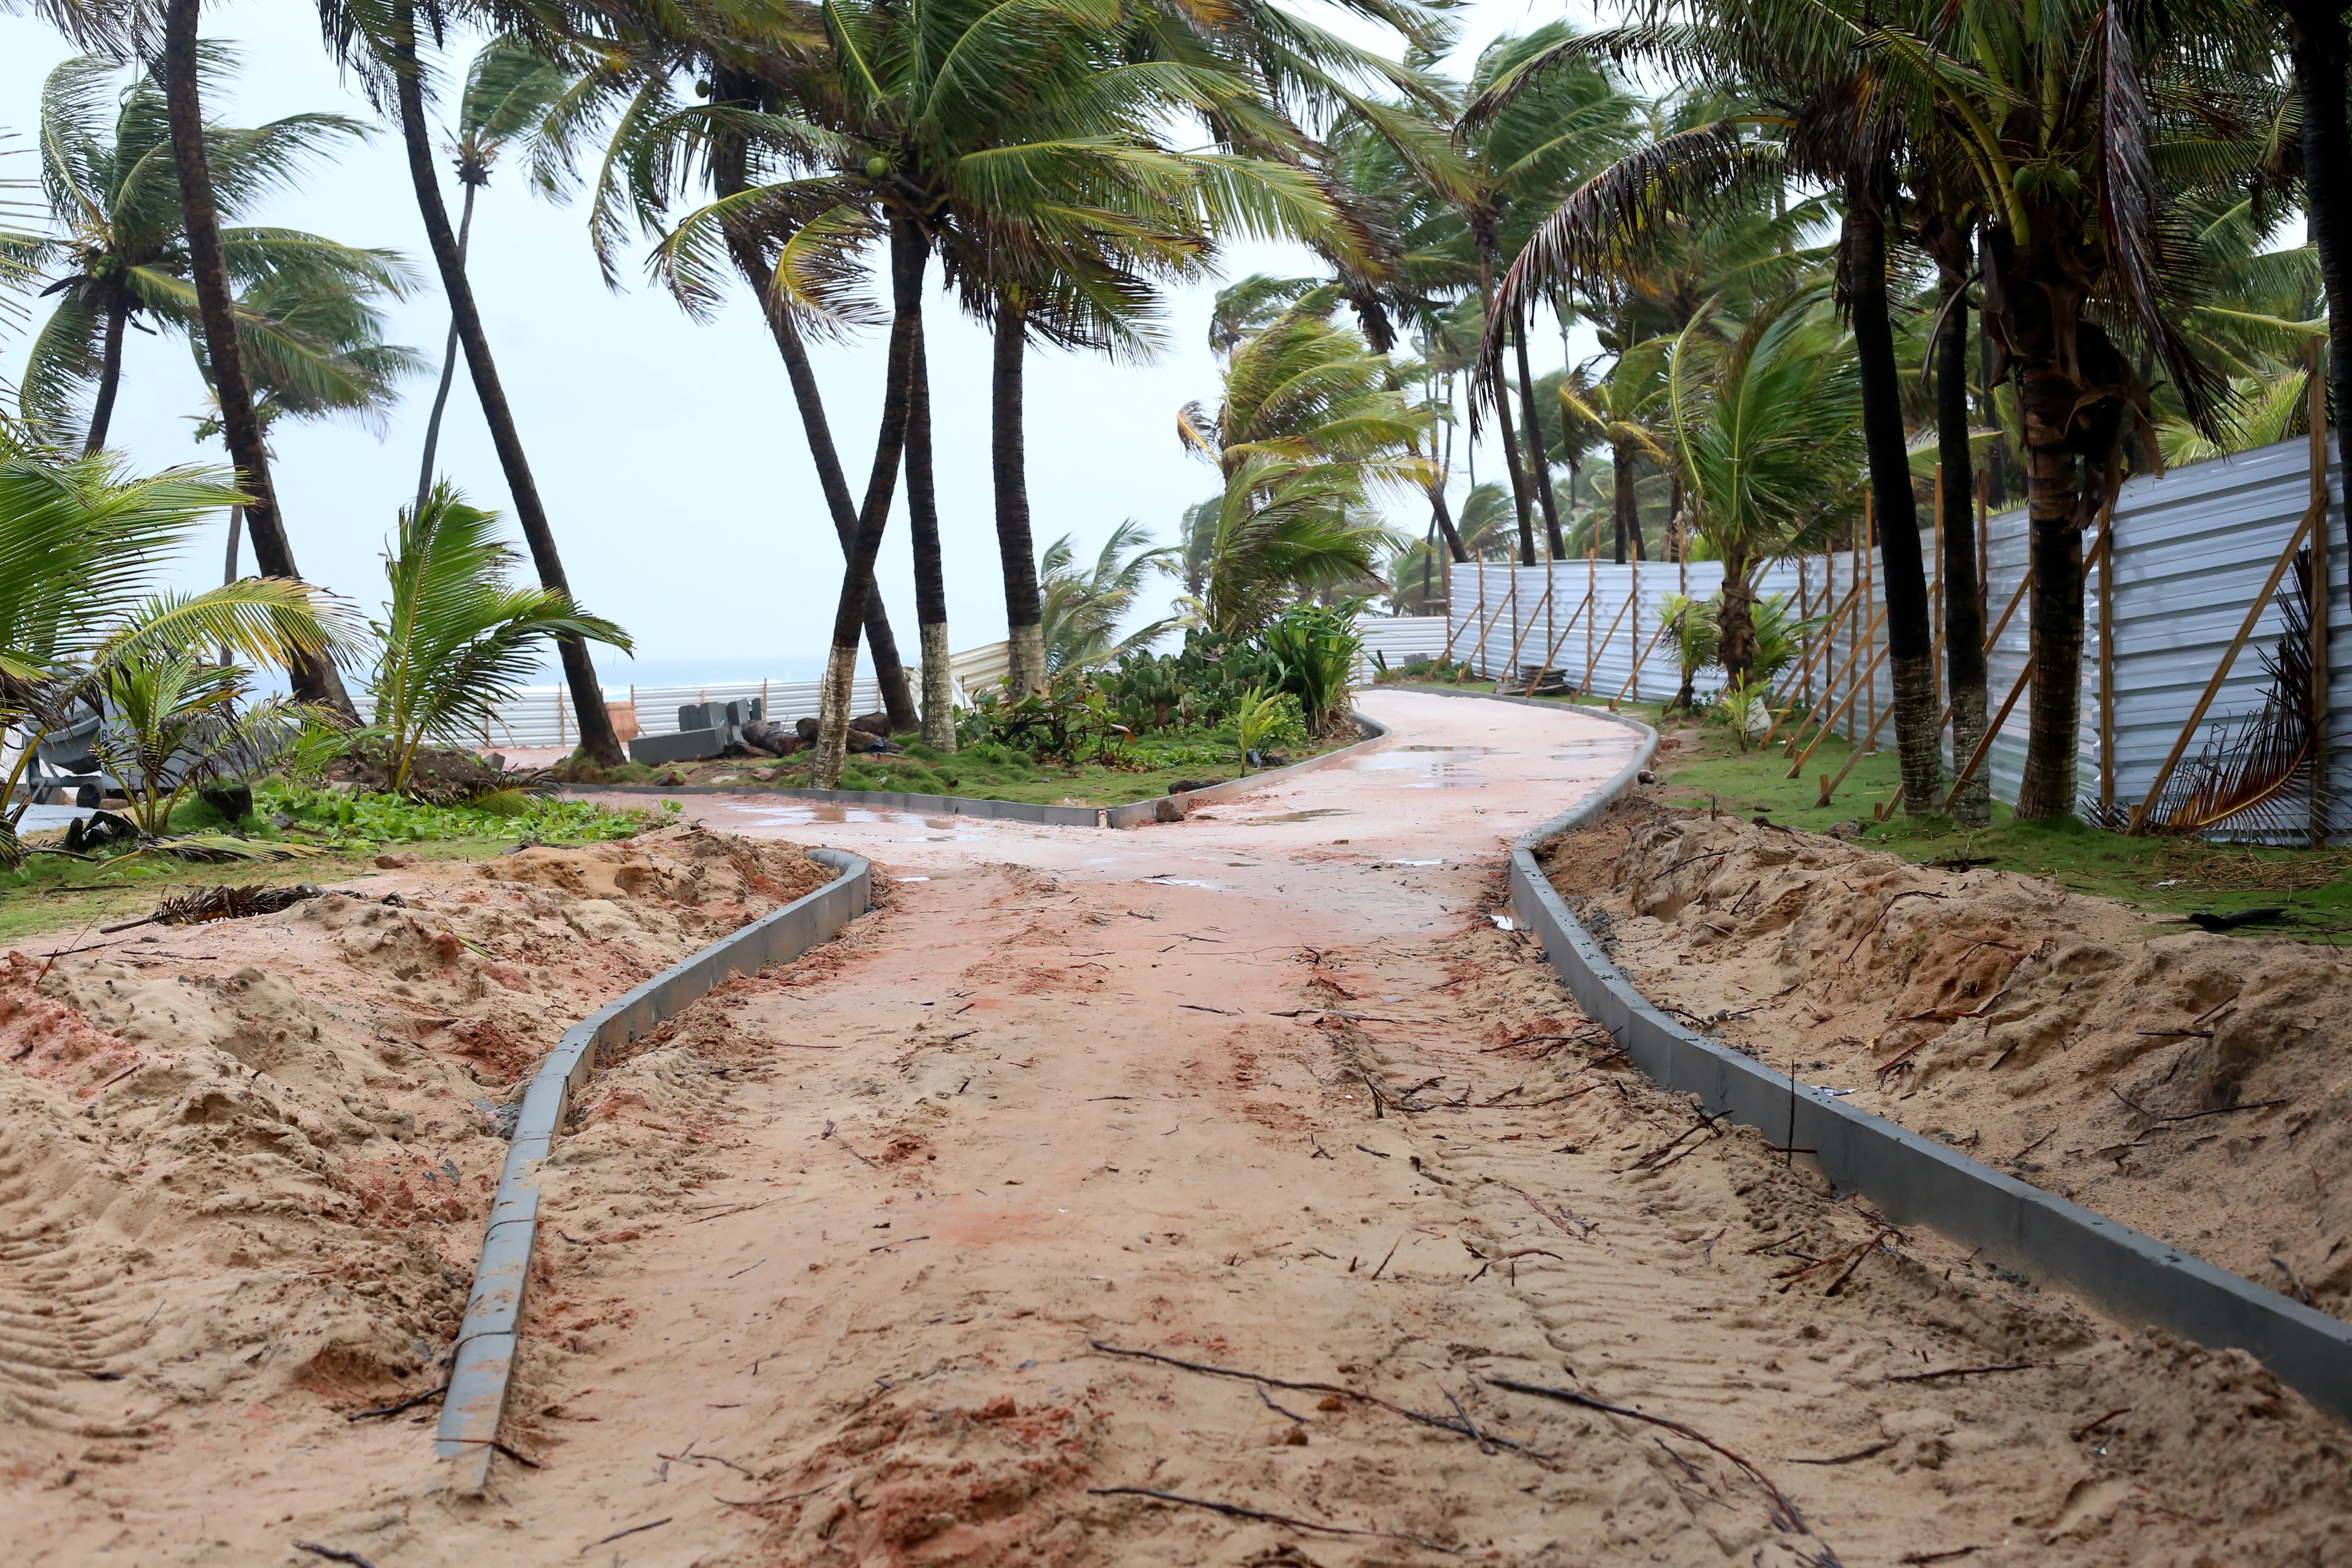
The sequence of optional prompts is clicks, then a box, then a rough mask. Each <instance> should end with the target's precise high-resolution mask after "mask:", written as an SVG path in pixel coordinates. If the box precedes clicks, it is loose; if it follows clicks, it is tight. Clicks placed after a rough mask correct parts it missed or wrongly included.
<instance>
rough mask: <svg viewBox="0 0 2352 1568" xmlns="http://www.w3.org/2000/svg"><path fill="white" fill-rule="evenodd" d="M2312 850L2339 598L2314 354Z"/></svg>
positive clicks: (2325, 780) (2317, 830)
mask: <svg viewBox="0 0 2352 1568" xmlns="http://www.w3.org/2000/svg"><path fill="white" fill-rule="evenodd" d="M2310 420H2311V511H2312V518H2313V521H2312V529H2311V583H2312V592H2311V826H2310V829H2309V832H2310V837H2311V847H2313V848H2314V849H2325V848H2326V847H2327V839H2328V830H2329V829H2330V828H2331V827H2332V826H2334V824H2333V823H2331V822H2330V821H2329V820H2328V804H2329V799H2330V796H2331V795H2333V794H2334V791H2335V787H2336V779H2335V771H2336V770H2335V758H2334V757H2333V756H2332V755H2331V754H2330V752H2329V749H2328V744H2327V742H2328V734H2327V731H2328V726H2329V725H2330V724H2331V723H2332V722H2333V721H2334V719H2335V712H2334V708H2333V705H2332V703H2331V702H2330V700H2329V696H2330V694H2329V691H2328V668H2327V612H2328V606H2329V603H2330V601H2331V600H2332V599H2333V598H2334V597H2335V595H2334V593H2333V592H2332V591H2331V589H2330V588H2329V585H2328V580H2327V547H2328V543H2329V540H2328V537H2327V384H2326V382H2324V381H2322V380H2321V379H2320V375H2319V350H2318V349H2317V348H2316V347H2315V348H2314V349H2313V350H2312V351H2311V391H2310Z"/></svg>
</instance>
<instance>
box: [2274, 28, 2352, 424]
mask: <svg viewBox="0 0 2352 1568" xmlns="http://www.w3.org/2000/svg"><path fill="white" fill-rule="evenodd" d="M2285 10H2286V14H2287V38H2288V49H2289V55H2290V58H2292V59H2293V60H2294V81H2295V90H2296V92H2297V94H2298V95H2299V96H2300V97H2301V98H2302V100H2303V171H2304V189H2305V210H2306V212H2307V213H2308V214H2309V215H2310V216H2309V219H2308V221H2309V223H2310V226H2311V239H2312V244H2313V245H2314V247H2316V248H2317V250H2318V252H2319V277H2320V281H2321V284H2322V286H2323V287H2324V288H2325V289H2326V294H2327V393H2328V397H2329V399H2330V401H2332V402H2333V403H2334V404H2335V410H2334V413H2333V416H2332V417H2333V419H2334V421H2335V422H2336V424H2338V425H2341V424H2342V423H2343V421H2344V419H2345V418H2346V416H2347V413H2352V133H2347V128H2346V124H2345V88H2346V81H2345V76H2346V62H2347V54H2352V43H2347V35H2346V32H2345V26H2344V12H2343V8H2342V7H2341V6H2336V7H2335V8H2333V9H2331V8H2330V6H2329V5H2328V4H2326V0H2287V4H2286V5H2285Z"/></svg>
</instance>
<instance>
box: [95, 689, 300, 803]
mask: <svg viewBox="0 0 2352 1568" xmlns="http://www.w3.org/2000/svg"><path fill="white" fill-rule="evenodd" d="M90 686H91V688H92V692H91V695H92V696H94V697H95V698H96V699H97V700H100V702H101V703H102V704H103V712H104V715H105V718H104V722H103V723H102V724H101V725H100V730H99V734H98V740H97V752H98V755H99V758H100V761H101V762H103V763H105V765H106V769H107V771H108V772H109V773H112V774H113V775H114V776H115V777H116V778H118V779H120V780H121V783H122V787H123V793H124V795H126V796H127V797H128V798H129V800H130V802H131V819H132V820H133V821H134V822H136V823H137V824H138V826H139V830H140V832H142V833H143V834H145V835H146V836H147V837H150V838H160V837H163V835H164V834H166V833H168V832H170V831H171V826H172V813H173V811H174V810H175V809H177V808H178V806H179V805H180V803H181V802H182V801H184V800H185V799H186V798H187V796H188V795H190V794H191V793H193V792H194V791H195V790H197V789H199V788H202V787H203V786H204V785H205V784H209V783H211V782H212V781H213V780H215V779H216V778H219V777H222V776H224V775H226V776H236V775H238V774H248V773H255V772H257V771H259V770H261V769H264V768H267V767H268V766H270V765H271V764H272V763H274V762H275V761H276V760H277V759H278V757H279V756H280V755H281V754H282V753H284V752H286V751H287V750H288V749H289V747H290V746H292V745H293V743H294V742H295V741H296V740H297V739H298V738H299V736H300V735H301V734H302V732H303V729H304V726H305V724H306V723H308V724H311V725H320V724H326V723H331V721H332V717H333V716H332V715H331V714H330V713H328V712H327V711H326V710H321V709H317V708H312V707H310V706H308V705H306V704H299V703H287V702H284V701H280V700H268V701H264V702H261V703H258V704H255V703H251V702H249V701H248V700H247V699H248V698H249V697H250V696H251V693H252V681H251V678H250V672H249V671H247V670H246V669H245V668H242V667H240V666H237V665H233V664H214V663H212V662H210V661H209V660H205V659H200V658H197V657H196V656H195V655H194V654H193V653H191V652H189V651H188V650H187V649H186V648H184V647H160V648H157V649H156V650H154V652H152V654H150V655H149V656H147V657H145V658H129V659H115V660H112V661H110V662H109V663H108V664H107V665H106V666H105V667H104V668H102V669H101V670H100V671H99V672H98V674H97V675H96V676H95V677H94V678H93V679H92V680H91V682H90Z"/></svg>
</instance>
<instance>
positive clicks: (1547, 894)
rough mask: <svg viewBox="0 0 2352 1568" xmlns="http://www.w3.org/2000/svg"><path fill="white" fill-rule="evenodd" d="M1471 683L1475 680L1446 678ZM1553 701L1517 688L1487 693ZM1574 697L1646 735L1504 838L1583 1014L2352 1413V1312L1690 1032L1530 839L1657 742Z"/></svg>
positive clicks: (1893, 1204)
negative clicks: (2316, 1305) (1514, 837)
mask: <svg viewBox="0 0 2352 1568" xmlns="http://www.w3.org/2000/svg"><path fill="white" fill-rule="evenodd" d="M1447 695H1450V696H1459V697H1480V696H1484V695H1485V694H1484V693H1480V692H1473V691H1458V692H1449V693H1447ZM1486 700H1488V701H1504V702H1519V703H1525V704H1528V705H1529V706H1533V707H1540V708H1552V709H1559V708H1564V707H1570V706H1572V705H1570V704H1567V703H1559V702H1545V701H1542V700H1539V699H1535V698H1523V697H1502V698H1495V697H1486ZM1577 711H1580V712H1584V713H1590V714H1591V715H1592V716H1593V717H1595V718H1601V719H1607V720H1610V721H1612V722H1615V723H1619V724H1622V725H1624V726H1625V727H1626V728H1628V729H1631V730H1633V731H1638V732H1639V733H1640V734H1641V735H1642V736H1643V742H1642V746H1641V749H1640V750H1639V751H1638V752H1636V753H1635V754H1634V757H1633V761H1632V762H1630V763H1626V764H1625V766H1624V767H1623V768H1622V769H1621V770H1619V772H1618V773H1617V774H1616V776H1615V777H1613V778H1612V779H1611V780H1610V781H1609V782H1608V783H1607V784H1604V785H1602V786H1601V789H1599V790H1598V791H1596V792H1594V793H1593V794H1592V795H1588V796H1586V797H1585V798H1584V799H1583V800H1581V801H1580V802H1578V803H1577V804H1576V805H1574V806H1572V807H1570V809H1569V810H1567V811H1565V812H1562V813H1561V814H1560V815H1559V816H1556V817H1553V818H1552V819H1551V820H1550V821H1549V822H1547V823H1544V824H1543V825H1541V826H1538V827H1536V828H1533V829H1531V830H1529V831H1528V833H1527V834H1525V835H1523V836H1522V837H1520V838H1519V839H1518V841H1517V843H1515V844H1513V845H1512V846H1511V875H1510V889H1511V904H1512V908H1513V910H1515V911H1516V912H1517V915H1518V918H1519V920H1520V921H1521V923H1522V924H1524V925H1525V926H1526V927H1527V928H1528V930H1530V931H1533V932H1534V933H1535V937H1536V940H1537V941H1538V942H1539V943H1541V944H1542V947H1543V952H1544V958H1545V961H1546V962H1547V963H1549V964H1550V965H1551V967H1552V970H1553V972H1554V973H1557V974H1558V975H1559V977H1560V981H1561V983H1562V984H1565V985H1566V986H1567V987H1568V989H1569V992H1570V994H1572V995H1574V996H1575V998H1576V1000H1577V1004H1578V1005H1580V1007H1582V1008H1583V1009H1584V1012H1585V1014H1586V1016H1589V1017H1591V1018H1592V1019H1593V1020H1594V1021H1595V1022H1597V1023H1599V1024H1601V1026H1603V1027H1605V1028H1606V1029H1608V1031H1609V1032H1610V1034H1611V1035H1612V1036H1613V1037H1615V1038H1616V1040H1617V1043H1618V1044H1619V1045H1620V1046H1622V1047H1624V1050H1625V1054H1626V1055H1627V1056H1628V1057H1629V1058H1632V1059H1633V1064H1634V1065H1635V1066H1636V1067H1638V1068H1641V1069H1642V1071H1643V1072H1644V1073H1645V1074H1647V1075H1648V1076H1649V1077H1650V1078H1651V1079H1654V1080H1655V1081H1656V1082H1657V1083H1659V1084H1661V1085H1663V1086H1664V1087H1665V1088H1667V1089H1676V1090H1680V1091H1682V1092H1685V1093H1688V1094H1695V1095H1696V1096H1697V1097H1698V1099H1699V1102H1700V1104H1702V1105H1703V1106H1705V1107H1706V1109H1707V1110H1711V1111H1724V1112H1728V1113H1729V1114H1730V1116H1731V1119H1732V1120H1733V1121H1739V1122H1743V1123H1745V1124H1747V1125H1748V1126H1750V1127H1755V1128H1759V1129H1761V1130H1762V1131H1764V1132H1765V1133H1767V1134H1768V1135H1769V1137H1770V1138H1772V1140H1773V1141H1774V1142H1780V1143H1783V1144H1784V1145H1785V1144H1794V1145H1795V1146H1796V1147H1798V1148H1801V1149H1811V1150H1812V1151H1813V1158H1814V1160H1815V1161H1816V1162H1817V1163H1819V1166H1820V1168H1821V1171H1822V1174H1823V1175H1824V1176H1826V1177H1828V1178H1829V1180H1830V1182H1831V1183H1832V1184H1833V1185H1835V1186H1836V1187H1838V1188H1840V1189H1842V1190H1850V1191H1856V1192H1860V1193H1862V1194H1864V1195H1865V1196H1867V1197H1868V1198H1869V1199H1870V1200H1871V1201H1872V1202H1873V1203H1874V1204H1876V1205H1878V1206H1879V1207H1880V1208H1881V1209H1882V1210H1883V1211H1884V1212H1885V1215H1886V1216H1887V1217H1888V1218H1890V1219H1892V1220H1895V1221H1896V1222H1897V1223H1899V1224H1904V1225H1925V1226H1933V1227H1934V1228H1935V1229H1937V1230H1939V1231H1941V1232H1943V1233H1944V1235H1946V1236H1948V1237H1951V1238H1953V1239H1954V1240H1956V1241H1958V1242H1960V1243H1961V1244H1962V1245H1964V1246H1969V1247H1980V1248H1982V1249H1983V1252H1984V1255H1985V1256H1986V1257H1987V1258H1990V1259H1991V1260H1992V1261H1993V1262H1995V1263H1998V1264H2000V1265H2001V1266H2002V1267H2004V1268H2011V1269H2014V1270H2016V1271H2017V1272H2019V1273H2021V1274H2025V1275H2028V1276H2030V1277H2032V1278H2034V1279H2043V1280H2048V1281H2051V1282H2053V1283H2056V1284H2060V1285H2063V1286H2064V1287H2065V1288H2067V1289H2070V1290H2073V1291H2074V1293H2075V1294H2077V1295H2079V1296H2082V1297H2084V1299H2085V1300H2090V1301H2093V1302H2095V1303H2097V1304H2098V1305H2099V1306H2100V1307H2102V1308H2104V1309H2105V1310H2107V1311H2109V1312H2112V1313H2114V1314H2115V1315H2116V1317H2118V1318H2121V1319H2123V1320H2125V1321H2127V1322H2134V1323H2140V1324H2145V1325H2147V1326H2149V1327H2153V1328H2158V1329H2162V1330H2164V1331H2166V1332H2168V1333H2173V1334H2178V1335H2179V1336H2180V1337H2181V1338H2183V1339H2187V1340H2193V1341H2195V1342H2197V1343H2199V1344H2202V1345H2208V1346H2211V1347H2214V1348H2216V1349H2236V1350H2242V1351H2245V1352H2247V1353H2249V1354H2251V1355H2252V1356H2253V1357H2254V1358H2255V1359H2256V1360H2257V1361H2259V1362H2261V1363H2263V1365H2264V1366H2266V1367H2268V1368H2269V1369H2270V1370H2271V1372H2272V1373H2273V1374H2275V1375H2276V1376H2277V1377H2278V1379H2279V1381H2280V1382H2282V1383H2284V1384H2287V1385H2288V1386H2289V1387H2291V1388H2293V1389H2294V1390H2295V1391H2296V1392H2297V1393H2299V1394H2302V1395H2303V1396H2304V1397H2305V1398H2306V1399H2308V1400H2310V1401H2311V1403H2312V1404H2314V1405H2317V1406H2318V1407H2319V1408H2320V1409H2322V1410H2325V1411H2326V1412H2327V1413H2328V1414H2329V1415H2333V1416H2335V1417H2336V1419H2337V1420H2339V1421H2347V1422H2352V1323H2346V1322H2344V1321H2341V1320H2340V1319H2336V1318H2333V1317H2330V1316H2328V1315H2327V1314H2326V1313H2325V1312H2320V1311H2315V1310H2313V1309H2311V1308H2309V1307H2305V1306H2304V1305H2302V1304H2301V1303H2299V1302H2297V1301H2294V1300H2289V1299H2288V1298H2287V1297H2284V1296H2282V1295H2280V1294H2278V1293H2277V1292H2276V1291H2273V1290H2269V1289H2264V1288H2263V1287H2262V1286H2260V1285H2257V1284H2254V1283H2253V1282H2252V1280H2249V1279H2242V1278H2241V1277H2239V1276H2238V1275H2235V1274H2232V1273H2231V1272H2229V1271H2228V1270H2227V1269H2223V1268H2215V1267H2214V1266H2213V1265H2211V1264H2210V1263H2208V1262H2206V1261H2204V1260H2203V1259H2202V1258H2192V1257H2190V1256H2189V1255H2187V1254H2185V1253H2183V1252H2181V1251H2180V1250H2179V1249H2178V1248H2176V1247H2168V1246H2166V1245H2165V1244H2164V1243H2162V1242H2160V1241H2158V1240H2156V1239H2154V1238H2153V1237H2147V1236H2144V1235H2142V1234H2141V1233H2139V1232H2138V1231H2136V1230H2134V1229H2132V1228H2131V1227H2130V1226H2126V1225H2123V1224H2121V1223H2119V1222H2118V1221H2116V1220H2113V1219H2110V1218H2108V1217H2106V1216H2105V1215H2101V1214H2096V1213H2095V1212H2093V1211H2092V1210H2090V1209H2086V1208H2084V1207H2083V1206H2082V1205H2079V1204H2072V1203H2069V1202H2067V1201H2066V1200H2065V1199H2064V1198H2062V1197H2058V1196H2056V1195H2054V1194H2050V1193H2045V1192H2043V1191H2042V1189H2040V1188H2039V1187H2034V1186H2030V1185H2028V1184H2025V1183H2023V1182H2021V1181H2018V1180H2017V1179H2016V1178H2014V1177H2011V1176H2005V1175H2003V1174H2001V1173H2000V1172H1998V1171H1995V1170H1993V1169H1992V1168H1991V1167H1990V1166H1987V1165H1983V1164H1979V1163H1978V1162H1976V1161H1974V1160H1971V1159H1969V1157H1968V1156H1967V1155H1965V1154H1962V1153H1961V1152H1958V1150H1956V1149H1951V1148H1948V1147H1947V1146H1946V1145H1944V1144H1942V1143H1939V1142H1936V1141H1935V1140H1934V1139H1932V1138H1923V1137H1921V1136H1920V1135H1919V1134H1918V1133H1916V1132H1913V1131H1910V1130H1908V1129H1907V1128H1904V1127H1900V1126H1897V1125H1896V1124H1895V1123H1894V1122H1892V1121H1886V1120H1885V1118H1883V1117H1877V1116H1873V1115H1871V1114H1870V1113H1869V1112H1868V1111H1865V1110H1856V1109H1854V1108H1853V1107H1852V1106H1849V1105H1847V1104H1846V1103H1845V1102H1844V1101H1843V1100H1840V1099H1838V1098H1837V1097H1836V1096H1834V1095H1832V1094H1829V1093H1827V1092H1825V1091H1823V1090H1822V1089H1816V1088H1813V1087H1811V1086H1810V1085H1807V1084H1803V1083H1801V1082H1797V1081H1796V1080H1794V1079H1791V1078H1790V1076H1788V1075H1786V1074H1783V1073H1779V1072H1775V1071H1774V1070H1773V1069H1772V1068H1770V1067H1769V1066H1767V1065H1766V1064H1765V1063H1763V1062H1759V1061H1758V1060H1756V1059H1755V1058H1752V1057H1748V1056H1746V1055H1743V1054H1742V1053H1740V1052H1738V1051H1736V1050H1733V1049H1731V1048H1729V1047H1727V1046H1724V1045H1721V1044H1719V1043H1718V1042H1717V1041H1714V1040H1710V1039H1708V1038H1706V1037H1705V1036H1703V1035H1699V1034H1696V1033H1694V1032H1692V1031H1691V1030H1689V1029H1687V1028H1685V1027H1684V1026H1682V1025H1680V1024H1677V1023H1675V1021H1674V1020H1673V1019H1672V1018H1669V1017H1667V1016H1665V1015H1664V1013H1661V1012H1659V1011H1658V1009H1657V1008H1655V1007H1654V1006H1652V1005H1650V1003H1649V1002H1648V1000H1647V999H1646V998H1644V997H1643V995H1642V994H1641V993H1640V992H1639V991H1637V990H1635V989H1634V987H1633V983H1632V982H1631V981H1629V980H1627V979H1626V978H1625V976H1624V974H1623V973H1622V971H1620V970H1619V969H1618V968H1617V966H1616V965H1615V964H1613V963H1610V962H1609V959H1608V957H1607V956H1606V955H1605V954H1604V953H1603V952H1601V946H1600V944H1599V943H1598V942H1594V941H1593V940H1592V937H1591V933H1590V932H1588V931H1586V930H1585V929H1584V927H1583V926H1582V925H1580V924H1579V923H1578V921H1577V919H1576V917H1575V916H1574V915H1572V914H1570V912H1569V909H1568V906H1567V904H1565V903H1563V902H1562V901H1561V900H1560V897H1559V893H1558V892H1556V891H1555V890H1553V888H1552V885H1551V880H1550V879H1549V878H1548V877H1546V876H1545V875H1544V873H1543V868H1542V867H1540V866H1538V864H1537V863H1536V858H1535V850H1536V847H1538V845H1540V844H1543V843H1545V842H1547V841H1549V840H1550V839H1553V838H1556V837H1559V835H1561V834H1563V833H1567V832H1570V831H1572V830H1574V829H1576V828H1579V827H1581V826H1585V825H1586V824H1587V823H1589V822H1591V821H1592V820H1593V819H1594V818H1596V817H1598V816H1600V815H1601V813H1602V812H1604V811H1606V810H1608V809H1609V807H1610V806H1611V805H1612V804H1614V803H1615V802H1616V801H1617V799H1618V798H1619V797H1620V796H1622V795H1623V794H1624V793H1625V791H1626V790H1627V789H1629V788H1631V787H1632V786H1633V783H1634V781H1635V779H1636V777H1637V776H1638V775H1639V774H1640V773H1641V771H1642V770H1643V768H1645V767H1647V766H1648V765H1649V763H1650V759H1651V758H1652V757H1653V756H1654V755H1655V754H1656V752H1657V749H1658V733H1657V731H1655V730H1653V729H1651V728H1650V726H1648V725H1647V724H1644V723H1643V722H1641V721H1639V720H1635V719H1629V718H1626V717H1624V716H1623V715H1622V714H1617V713H1611V712H1608V711H1606V710H1601V709H1597V708H1580V709H1577Z"/></svg>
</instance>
